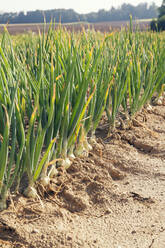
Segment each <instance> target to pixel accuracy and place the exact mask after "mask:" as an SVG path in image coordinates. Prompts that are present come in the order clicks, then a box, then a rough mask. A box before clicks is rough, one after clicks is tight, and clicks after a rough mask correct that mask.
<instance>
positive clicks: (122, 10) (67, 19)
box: [0, 3, 158, 24]
mask: <svg viewBox="0 0 165 248" xmlns="http://www.w3.org/2000/svg"><path fill="white" fill-rule="evenodd" d="M157 10H158V7H157V6H156V4H154V3H152V4H151V5H150V6H148V4H147V3H141V4H138V5H137V6H133V5H131V4H123V5H122V6H121V7H118V8H114V7H112V8H111V9H110V10H107V11H106V10H104V9H101V10H99V11H98V12H91V13H88V14H78V13H77V12H75V11H74V10H73V9H52V10H45V11H42V10H35V11H28V12H27V13H25V12H19V13H3V14H1V15H0V24H5V23H11V24H16V23H43V22H44V18H45V20H46V22H50V21H51V20H55V22H57V23H58V22H61V23H71V22H89V23H96V22H109V21H126V20H129V15H130V14H131V15H132V17H133V18H134V19H147V18H156V17H157V16H158V11H157Z"/></svg>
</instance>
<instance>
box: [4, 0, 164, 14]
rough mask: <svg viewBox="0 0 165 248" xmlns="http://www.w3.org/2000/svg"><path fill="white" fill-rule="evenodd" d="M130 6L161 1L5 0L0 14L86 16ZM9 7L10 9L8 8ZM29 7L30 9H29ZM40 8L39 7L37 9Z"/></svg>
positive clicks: (159, 2) (157, 3)
mask: <svg viewBox="0 0 165 248" xmlns="http://www.w3.org/2000/svg"><path fill="white" fill-rule="evenodd" d="M124 3H125V4H131V5H134V6H137V5H138V4H140V3H141V4H144V3H147V4H148V5H152V4H153V3H154V4H156V5H157V6H161V4H162V0H154V1H152V2H151V1H150V0H146V1H141V0H132V1H131V0H127V1H124V0H118V1H115V0H112V1H111V3H110V1H109V0H102V1H101V2H100V1H99V0H95V2H94V4H92V1H90V2H89V1H88V0H79V2H77V1H76V0H70V1H69V3H68V1H66V0H61V1H60V2H58V3H54V2H53V1H52V0H47V1H46V3H45V2H42V3H40V2H39V0H36V1H32V0H29V1H28V2H24V3H23V4H22V1H21V0H15V1H14V2H13V3H11V0H6V1H5V2H3V3H1V7H0V8H1V9H0V13H1V14H3V13H7V12H8V13H9V12H21V11H23V12H28V11H35V10H50V9H73V10H74V11H75V12H77V13H79V14H87V13H90V12H98V11H99V10H101V9H104V10H110V9H111V8H112V7H114V8H118V7H120V6H121V5H122V4H124ZM9 6H10V7H9ZM29 6H31V7H29ZM38 6H40V7H38Z"/></svg>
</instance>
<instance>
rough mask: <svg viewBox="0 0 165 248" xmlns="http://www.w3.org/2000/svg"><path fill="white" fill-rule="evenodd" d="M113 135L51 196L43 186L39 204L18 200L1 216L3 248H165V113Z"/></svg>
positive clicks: (148, 115)
mask: <svg viewBox="0 0 165 248" xmlns="http://www.w3.org/2000/svg"><path fill="white" fill-rule="evenodd" d="M106 132H107V130H106V125H105V124H104V125H101V126H100V127H99V128H98V130H97V134H98V142H99V144H100V145H101V148H97V147H95V148H94V150H93V151H92V152H91V153H90V154H89V157H88V158H82V159H76V160H75V162H74V163H73V165H72V166H71V167H70V168H69V169H68V171H67V173H66V172H63V171H61V172H60V175H59V177H57V178H56V179H54V180H53V181H52V182H51V186H50V188H49V189H47V191H46V192H45V191H44V190H43V189H42V188H41V187H40V186H38V190H39V194H40V196H41V198H40V199H37V200H35V201H34V200H29V199H26V198H24V197H23V196H21V195H19V196H17V197H14V196H11V199H10V202H9V203H10V204H9V208H8V209H7V210H5V211H3V212H1V213H0V247H3V248H9V247H18V248H19V247H28V248H34V247H37V248H50V247H57V248H65V247H72V248H79V247H83V248H89V247H90V248H164V247H165V107H164V106H154V107H153V109H152V111H149V112H147V111H146V110H145V111H142V113H140V114H139V115H138V116H137V117H136V120H135V121H134V122H133V125H132V126H130V127H127V126H126V127H125V128H124V127H123V126H122V127H120V128H118V129H117V130H116V132H115V133H114V134H113V135H111V136H110V137H108V138H107V135H106ZM100 137H101V138H100Z"/></svg>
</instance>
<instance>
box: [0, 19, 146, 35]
mask: <svg viewBox="0 0 165 248" xmlns="http://www.w3.org/2000/svg"><path fill="white" fill-rule="evenodd" d="M128 25H129V22H128V21H122V22H119V21H116V22H103V23H95V24H87V23H76V24H62V27H65V28H66V29H67V30H70V31H81V30H82V29H84V28H85V29H89V28H90V29H94V30H96V31H101V32H109V31H110V30H121V28H123V27H125V28H126V27H128ZM3 26H4V25H2V24H1V25H0V32H1V33H2V32H3V30H4V28H3ZM43 26H44V24H8V25H7V28H8V31H9V33H10V34H12V35H15V34H21V33H27V32H35V33H38V30H42V29H43ZM58 26H59V25H58V24H57V25H56V26H55V28H57V27H58ZM149 26H150V20H139V21H138V20H137V21H134V22H133V27H134V29H135V28H137V27H138V28H139V29H140V30H142V31H146V30H147V29H148V28H149ZM48 28H49V24H47V25H46V30H48Z"/></svg>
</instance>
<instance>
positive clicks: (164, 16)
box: [150, 0, 165, 31]
mask: <svg viewBox="0 0 165 248" xmlns="http://www.w3.org/2000/svg"><path fill="white" fill-rule="evenodd" d="M158 11H159V16H158V19H157V20H153V21H152V22H151V24H150V26H151V30H153V31H163V30H165V0H163V2H162V5H161V7H160V8H158Z"/></svg>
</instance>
